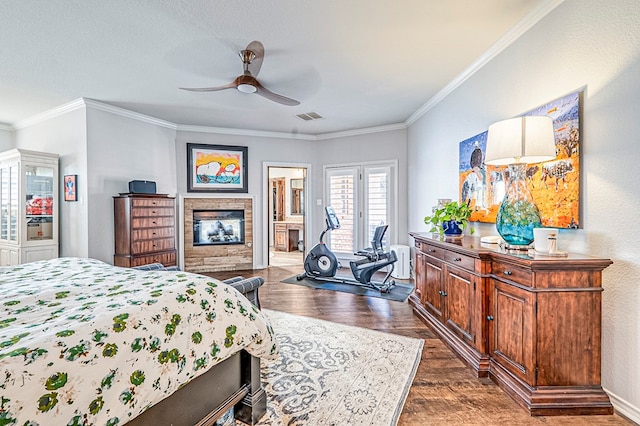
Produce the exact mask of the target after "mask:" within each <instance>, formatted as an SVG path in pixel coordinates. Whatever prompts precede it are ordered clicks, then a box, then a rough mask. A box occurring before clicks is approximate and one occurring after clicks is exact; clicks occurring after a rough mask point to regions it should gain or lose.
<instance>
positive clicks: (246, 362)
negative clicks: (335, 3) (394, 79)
mask: <svg viewBox="0 0 640 426" xmlns="http://www.w3.org/2000/svg"><path fill="white" fill-rule="evenodd" d="M0 304H1V305H0V306H1V308H0V312H1V315H0V397H1V405H0V424H9V425H11V424H16V425H18V424H19V425H23V424H29V425H34V424H39V425H48V424H51V425H53V424H68V425H81V424H97V425H110V426H115V425H122V424H124V423H130V424H132V425H135V424H175V425H178V424H190V425H193V424H203V425H204V424H214V423H215V419H216V418H217V417H218V416H219V415H221V414H223V413H224V411H225V410H226V409H227V408H229V407H234V406H235V407H236V411H237V412H236V417H237V418H240V419H241V420H243V421H245V422H247V423H249V424H253V423H254V422H256V421H257V419H258V418H259V416H260V415H261V414H262V413H263V412H264V407H263V406H264V399H265V398H264V391H263V390H262V389H261V387H260V378H259V369H260V363H259V358H268V359H273V358H274V357H275V356H276V355H277V351H278V344H277V341H276V339H275V335H274V333H273V330H272V329H271V326H270V325H269V322H268V320H267V319H266V318H265V317H264V316H263V315H262V313H261V312H260V311H259V310H258V309H257V308H256V307H255V306H254V305H253V304H251V303H250V302H249V301H248V300H247V299H246V298H245V297H244V296H242V295H241V294H240V293H239V292H238V291H237V290H236V289H235V288H233V287H231V286H229V285H227V284H225V283H223V282H221V281H218V280H215V279H213V278H209V277H204V276H201V275H196V274H190V273H186V272H179V271H173V272H168V271H139V270H133V269H126V268H118V267H113V266H111V265H108V264H106V263H103V262H100V261H97V260H93V259H82V258H60V259H53V260H49V261H41V262H33V263H28V264H24V265H18V266H13V267H2V268H0ZM255 405H261V406H262V408H261V409H257V410H256V409H255V407H254V406H255Z"/></svg>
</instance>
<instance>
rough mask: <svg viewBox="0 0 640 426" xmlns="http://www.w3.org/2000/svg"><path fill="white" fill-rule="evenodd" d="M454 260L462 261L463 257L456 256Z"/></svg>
mask: <svg viewBox="0 0 640 426" xmlns="http://www.w3.org/2000/svg"><path fill="white" fill-rule="evenodd" d="M453 261H454V262H462V258H461V257H454V258H453Z"/></svg>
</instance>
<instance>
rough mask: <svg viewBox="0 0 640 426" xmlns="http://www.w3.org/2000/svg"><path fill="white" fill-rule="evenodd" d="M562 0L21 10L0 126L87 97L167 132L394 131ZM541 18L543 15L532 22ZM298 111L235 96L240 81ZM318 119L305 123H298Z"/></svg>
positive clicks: (5, 73)
mask: <svg viewBox="0 0 640 426" xmlns="http://www.w3.org/2000/svg"><path fill="white" fill-rule="evenodd" d="M554 2H555V3H556V4H557V3H558V2H559V1H558V0H482V1H478V0H446V1H443V0H402V1H397V0H395V1H394V0H321V1H311V0H308V1H307V0H236V1H228V0H207V1H205V0H135V1H132V0H108V1H105V0H75V1H74V0H40V1H37V0H26V1H9V2H3V4H2V13H0V41H1V42H0V58H1V60H0V123H5V124H15V123H17V122H19V121H20V120H24V119H27V118H29V117H32V116H34V115H36V114H38V113H41V112H44V111H46V110H49V109H51V108H54V107H57V106H59V105H62V104H64V103H67V102H70V101H72V100H74V99H77V98H80V97H84V98H89V99H95V100H98V101H100V102H104V103H107V104H111V105H115V106H119V107H123V108H126V109H129V110H132V111H136V112H139V113H142V114H146V115H150V116H153V117H157V118H160V119H163V120H167V121H170V122H173V123H176V124H183V125H199V126H213V127H226V128H234V129H247V130H262V131H273V132H284V133H296V134H297V133H300V134H309V135H317V134H324V133H333V132H341V131H348V130H354V129H363V128H368V127H376V126H385V125H390V124H396V123H403V122H405V121H406V120H407V119H408V118H409V117H411V116H412V114H414V113H415V112H416V111H418V110H419V109H420V108H421V107H422V106H423V105H424V104H425V103H426V102H428V101H429V100H430V99H432V98H433V97H434V95H436V94H437V93H438V92H439V91H441V90H442V89H443V88H445V87H446V86H447V85H448V84H450V83H451V82H452V81H454V80H455V79H456V78H458V77H459V76H460V75H461V74H463V73H464V72H465V70H468V69H469V67H471V66H472V65H473V64H474V63H477V61H478V60H479V58H482V57H483V55H485V54H486V52H487V50H488V49H490V48H491V46H492V45H494V44H495V43H496V42H497V41H499V40H500V39H501V38H503V37H504V36H505V34H507V33H508V32H509V31H510V30H512V28H513V27H514V26H516V25H517V24H518V23H521V22H523V20H527V19H528V20H531V19H532V18H531V16H535V15H536V13H539V11H540V10H544V9H545V8H546V9H549V4H550V3H554ZM536 19H539V18H536ZM252 40H259V41H261V42H262V43H263V44H264V47H265V57H264V61H263V64H262V70H261V71H260V74H259V75H258V80H259V81H260V82H261V83H262V84H263V85H264V86H266V87H267V88H269V89H270V90H272V91H274V92H276V93H279V94H282V95H284V96H287V97H291V98H294V99H297V100H299V101H300V102H301V103H300V105H298V106H295V107H291V106H283V105H280V104H276V103H274V102H271V101H269V100H267V99H265V98H262V97H260V96H257V95H255V94H245V93H241V92H239V91H237V90H235V89H231V90H225V91H220V92H209V93H194V92H185V91H182V90H179V89H178V87H185V86H186V87H204V86H218V85H223V84H226V83H228V82H230V81H232V80H233V79H234V78H235V77H236V76H238V75H240V74H241V73H242V62H241V61H240V58H239V57H238V54H237V52H238V51H239V50H241V49H243V48H244V47H245V46H246V45H247V44H248V43H249V42H251V41H252ZM312 111H313V112H317V113H318V114H320V115H321V116H323V117H324V118H323V119H321V120H316V121H309V122H305V121H303V120H301V119H299V118H297V117H296V115H297V114H301V113H307V112H312Z"/></svg>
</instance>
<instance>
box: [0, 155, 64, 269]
mask: <svg viewBox="0 0 640 426" xmlns="http://www.w3.org/2000/svg"><path fill="white" fill-rule="evenodd" d="M59 200H60V198H59V197H58V155H57V154H48V153H44V152H35V151H27V150H23V149H12V150H9V151H5V152H3V153H0V266H9V265H17V264H21V263H27V262H34V261H36V260H45V259H52V258H55V257H58V203H59Z"/></svg>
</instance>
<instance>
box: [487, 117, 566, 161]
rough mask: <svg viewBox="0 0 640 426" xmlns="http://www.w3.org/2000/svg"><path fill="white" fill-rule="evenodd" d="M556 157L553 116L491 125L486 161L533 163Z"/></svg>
mask: <svg viewBox="0 0 640 426" xmlns="http://www.w3.org/2000/svg"><path fill="white" fill-rule="evenodd" d="M554 158H556V143H555V136H554V132H553V121H552V120H551V118H549V117H545V116H525V117H516V118H511V119H509V120H503V121H498V122H497V123H494V124H492V125H491V126H489V134H488V135H487V152H486V154H485V160H484V163H485V164H489V165H493V166H503V165H507V164H518V163H524V164H533V163H541V162H543V161H550V160H553V159H554Z"/></svg>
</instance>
